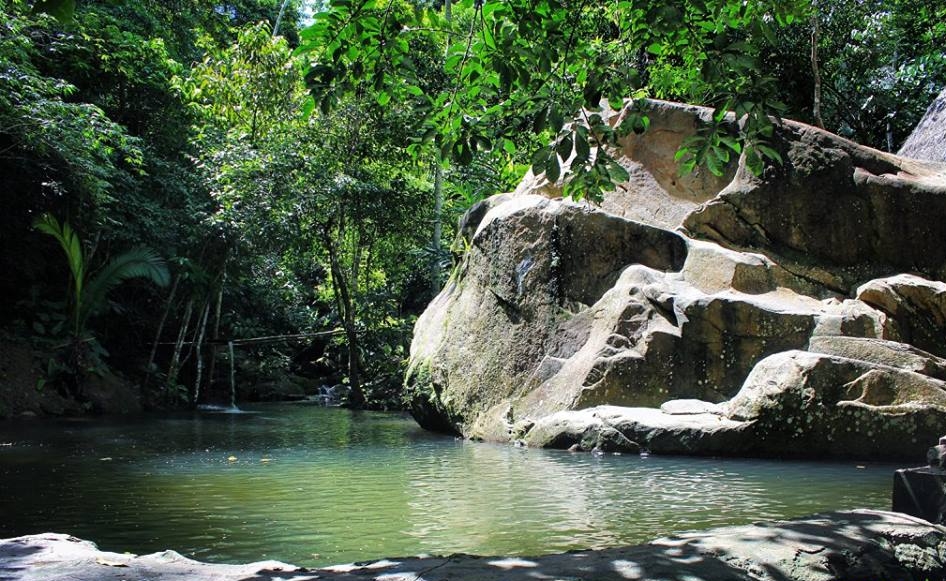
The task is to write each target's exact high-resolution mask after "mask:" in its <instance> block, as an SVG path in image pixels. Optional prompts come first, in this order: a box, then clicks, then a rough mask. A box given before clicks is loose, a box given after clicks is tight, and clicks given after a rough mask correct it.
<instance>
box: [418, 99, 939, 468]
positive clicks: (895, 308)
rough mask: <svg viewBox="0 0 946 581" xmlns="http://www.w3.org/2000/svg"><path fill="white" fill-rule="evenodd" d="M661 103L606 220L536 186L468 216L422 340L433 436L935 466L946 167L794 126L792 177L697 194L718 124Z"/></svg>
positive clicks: (731, 179) (424, 407)
mask: <svg viewBox="0 0 946 581" xmlns="http://www.w3.org/2000/svg"><path fill="white" fill-rule="evenodd" d="M648 108H649V112H648V114H649V117H650V120H651V124H650V129H649V130H648V131H647V132H646V133H645V134H643V135H641V136H635V135H631V136H629V137H627V138H626V139H625V140H624V141H623V142H622V143H621V149H620V151H617V152H615V153H617V154H618V157H619V161H620V163H622V164H623V165H624V166H625V167H626V168H627V169H628V173H629V174H630V176H631V178H630V180H629V182H628V183H626V184H620V185H619V187H618V188H617V190H616V191H615V192H612V193H611V194H607V195H606V196H605V199H604V201H603V202H602V203H601V204H600V206H594V205H590V204H587V203H575V202H571V201H567V200H563V199H561V197H560V186H561V184H560V183H549V182H548V180H546V179H545V177H544V176H543V175H539V176H534V175H531V174H529V175H527V176H526V178H525V180H524V181H523V183H522V184H521V185H520V187H519V188H518V189H517V190H516V191H515V192H513V193H510V194H503V195H498V196H494V197H493V198H490V199H488V200H486V201H484V202H481V203H480V204H479V205H478V206H475V207H474V208H472V209H471V210H470V211H469V212H468V214H467V215H466V216H465V217H464V219H463V221H462V223H461V234H460V235H461V236H462V237H463V238H464V244H463V245H462V246H463V247H464V248H465V249H466V251H465V254H464V255H463V257H462V259H461V261H460V263H459V265H458V266H457V269H456V271H455V272H454V273H453V276H452V277H451V278H450V280H449V282H448V283H447V285H446V287H445V288H444V290H443V291H442V292H441V293H440V295H439V296H438V297H437V298H436V299H435V300H434V301H433V302H432V303H431V305H430V306H429V307H428V309H427V311H426V312H425V313H424V314H423V315H422V316H421V318H420V319H419V320H418V322H417V325H416V327H415V334H414V341H413V344H412V347H411V363H410V368H409V371H408V375H407V378H406V389H407V391H408V395H409V397H410V401H411V408H412V412H413V414H414V416H415V417H416V418H417V420H418V421H419V422H420V423H421V424H422V425H423V426H425V427H427V428H430V429H435V430H440V431H447V432H453V433H458V434H461V435H463V436H466V437H470V438H482V439H486V440H492V441H519V440H521V441H524V442H526V443H528V444H530V445H537V446H554V447H563V448H567V447H570V446H573V445H574V444H578V445H579V447H581V448H585V449H587V448H591V447H595V446H598V447H601V448H610V449H623V450H637V449H649V450H651V451H656V452H666V453H695V454H750V455H793V456H797V455H805V456H844V455H852V456H863V457H884V458H893V457H898V456H904V455H906V456H912V457H915V458H922V456H923V453H925V450H926V449H927V448H928V447H929V445H930V444H931V443H933V442H935V441H936V439H937V438H938V437H939V436H940V435H941V433H942V432H943V426H944V425H946V383H944V381H946V361H944V360H943V359H941V357H946V338H944V335H943V330H944V329H943V323H944V322H946V284H944V283H943V282H941V281H943V280H946V244H944V241H946V164H938V163H932V162H923V161H917V160H911V159H906V158H902V157H898V156H894V155H890V154H886V153H882V152H879V151H875V150H873V149H869V148H865V147H862V146H859V145H857V144H855V143H852V142H850V141H847V140H845V139H842V138H840V137H837V136H835V135H832V134H830V133H827V132H825V131H822V130H819V129H816V128H813V127H809V126H807V125H803V124H800V123H795V122H790V121H786V122H783V123H780V124H779V125H778V126H777V129H776V133H775V136H774V137H773V143H774V146H775V147H776V148H778V149H779V151H780V153H781V155H782V157H783V159H784V163H783V164H782V165H779V166H772V167H767V168H766V169H765V171H764V172H763V174H762V175H760V176H754V175H752V174H751V173H750V172H749V171H748V170H747V169H746V168H745V166H744V163H743V161H742V160H740V161H739V162H738V163H733V164H731V167H729V168H727V173H726V174H725V175H723V176H721V177H716V176H713V175H711V174H708V173H707V172H705V170H697V171H696V172H695V173H694V174H691V175H686V176H682V177H681V176H680V175H679V172H678V170H677V167H676V165H675V162H674V161H673V155H674V153H675V151H676V149H677V148H678V147H679V145H680V143H681V142H682V141H683V139H685V138H686V137H687V136H688V135H692V134H693V133H694V132H695V131H696V129H697V127H698V126H699V124H700V123H702V122H705V121H706V120H707V119H708V118H709V116H710V114H711V112H710V110H708V109H704V108H699V107H691V106H684V105H677V104H672V103H666V102H660V101H652V102H649V103H648ZM621 115H622V113H621V112H612V113H611V119H610V121H611V122H612V123H617V122H619V120H620V117H621ZM730 122H731V123H735V121H734V120H730ZM677 400H687V401H677Z"/></svg>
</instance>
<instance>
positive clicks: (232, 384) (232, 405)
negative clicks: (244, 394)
mask: <svg viewBox="0 0 946 581" xmlns="http://www.w3.org/2000/svg"><path fill="white" fill-rule="evenodd" d="M227 349H228V350H229V351H230V409H233V410H238V409H240V408H238V407H237V404H236V361H235V360H234V358H233V341H230V342H228V343H227Z"/></svg>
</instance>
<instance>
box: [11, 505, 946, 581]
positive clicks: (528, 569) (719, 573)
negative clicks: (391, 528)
mask: <svg viewBox="0 0 946 581" xmlns="http://www.w3.org/2000/svg"><path fill="white" fill-rule="evenodd" d="M0 579H2V580H4V581H34V580H36V581H38V580H43V581H66V580H68V581H109V580H119V579H124V580H128V581H132V580H145V579H147V580H149V581H170V580H174V581H185V580H192V579H193V580H198V579H199V580H208V581H231V580H232V581H237V580H240V581H251V580H252V581H276V580H281V581H309V580H316V579H319V580H325V581H354V580H356V579H357V580H361V581H367V580H369V579H372V580H377V581H447V580H451V581H526V580H529V581H534V580H536V579H549V580H552V579H557V580H562V581H564V580H568V581H592V580H594V581H611V580H614V581H617V580H621V581H626V580H628V579H638V580H653V581H657V580H660V581H663V580H666V581H670V580H680V579H700V580H702V581H724V580H725V581H733V580H741V579H746V580H749V579H752V580H756V581H758V580H767V581H795V580H797V581H827V580H834V579H839V580H840V579H845V580H858V579H864V580H866V579H896V580H898V581H911V580H918V581H919V580H924V579H925V580H929V581H936V580H943V579H946V528H944V527H942V526H937V525H932V524H930V523H928V522H926V521H924V520H920V519H917V518H914V517H909V516H906V515H904V514H900V513H892V512H881V511H870V510H858V511H852V512H834V513H828V514H823V515H815V516H812V517H809V518H807V519H804V520H795V521H786V522H777V523H755V524H752V525H746V526H737V527H726V528H719V529H712V530H709V531H705V532H697V533H685V534H682V535H679V536H675V537H668V538H663V539H658V540H656V541H653V542H651V543H648V544H646V545H638V546H635V547H621V548H615V549H605V550H600V551H575V552H570V553H563V554H558V555H546V556H544V557H536V558H522V557H475V556H470V555H453V556H449V557H425V558H408V559H386V560H381V561H374V562H371V563H362V564H352V565H340V566H336V567H329V568H325V569H317V570H306V569H302V568H298V567H293V566H291V565H287V564H285V563H278V562H275V561H266V562H261V563H252V564H249V565H210V564H206V563H199V562H197V561H192V560H190V559H186V558H185V557H183V556H181V555H179V554H177V553H174V552H173V551H166V552H163V553H155V554H152V555H143V556H134V555H127V554H118V553H105V552H100V551H98V550H97V549H96V547H95V545H94V544H92V543H90V542H88V541H82V540H79V539H76V538H74V537H69V536H67V535H59V534H51V533H50V534H43V535H31V536H26V537H18V538H15V539H7V540H3V541H0Z"/></svg>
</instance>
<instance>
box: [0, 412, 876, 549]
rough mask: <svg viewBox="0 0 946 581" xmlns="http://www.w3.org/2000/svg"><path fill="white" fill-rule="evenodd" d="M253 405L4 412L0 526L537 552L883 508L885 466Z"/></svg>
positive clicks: (250, 543) (239, 542) (151, 538)
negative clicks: (594, 451)
mask: <svg viewBox="0 0 946 581" xmlns="http://www.w3.org/2000/svg"><path fill="white" fill-rule="evenodd" d="M253 411H254V412H255V413H248V414H239V415H236V414H210V413H194V414H186V415H175V416H163V417H158V416H153V417H151V416H149V417H145V418H135V419H125V420H118V421H115V420H103V419H94V420H60V421H54V422H45V421H30V422H12V423H9V422H8V423H5V424H0V536H2V537H9V536H16V535H23V534H29V533H39V532H46V531H55V532H62V533H69V534H72V535H75V536H78V537H82V538H85V539H90V540H94V541H95V542H96V543H98V545H99V547H100V548H102V549H106V550H112V551H131V552H134V553H144V552H151V551H157V550H163V549H167V548H169V549H174V550H176V551H179V552H181V553H183V554H185V555H188V556H192V557H195V558H198V559H201V560H205V561H214V562H246V561H251V560H259V559H278V560H283V561H288V562H291V563H296V564H300V565H319V564H328V563H342V562H350V561H354V560H364V559H370V558H379V557H383V556H405V555H416V554H425V553H426V554H446V553H455V552H463V553H474V554H516V555H537V554H542V553H549V552H557V551H564V550H569V549H577V548H596V547H598V548H600V547H609V546H615V545H620V544H628V543H638V542H643V541H647V540H649V539H652V538H654V537H657V536H660V535H666V534H670V533H673V532H679V531H684V530H689V529H698V528H705V527H710V526H718V525H727V524H742V523H748V522H752V521H757V520H762V519H773V518H786V517H795V516H801V515H806V514H811V513H814V512H817V511H824V510H834V509H847V508H855V507H871V508H888V498H889V488H890V483H891V479H892V476H891V474H892V470H893V467H892V466H889V465H866V466H862V467H858V466H857V465H856V464H855V463H853V462H849V463H812V462H807V463H806V462H774V461H755V460H715V459H694V458H661V457H654V456H652V457H649V458H640V457H638V456H629V455H624V456H604V457H601V458H595V457H592V456H591V455H590V454H570V453H568V452H561V451H544V450H528V449H521V448H514V447H511V446H496V445H490V444H482V443H472V442H463V441H457V440H454V439H453V438H450V437H442V436H436V435H433V434H429V433H426V432H423V431H422V430H420V429H419V428H417V427H416V425H415V424H414V423H413V422H412V421H411V420H410V419H409V418H407V417H405V416H402V415H399V414H373V413H362V414H354V413H352V412H348V411H345V410H339V409H326V408H319V407H312V406H305V405H298V404H297V405H269V406H265V407H262V406H261V407H257V408H254V409H253ZM231 456H232V457H234V458H235V460H230V459H229V458H230V457H231ZM264 459H268V460H269V461H268V462H267V461H264Z"/></svg>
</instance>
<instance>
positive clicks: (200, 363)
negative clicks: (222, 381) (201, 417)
mask: <svg viewBox="0 0 946 581" xmlns="http://www.w3.org/2000/svg"><path fill="white" fill-rule="evenodd" d="M209 314H210V301H207V304H205V305H204V313H203V315H201V317H200V333H199V334H198V335H197V347H196V348H197V377H196V378H195V379H194V399H193V404H194V405H195V406H196V405H197V402H198V400H199V399H200V381H201V380H202V379H203V374H204V358H203V356H202V355H201V349H202V348H203V346H204V332H205V331H206V330H207V316H208V315H209Z"/></svg>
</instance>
